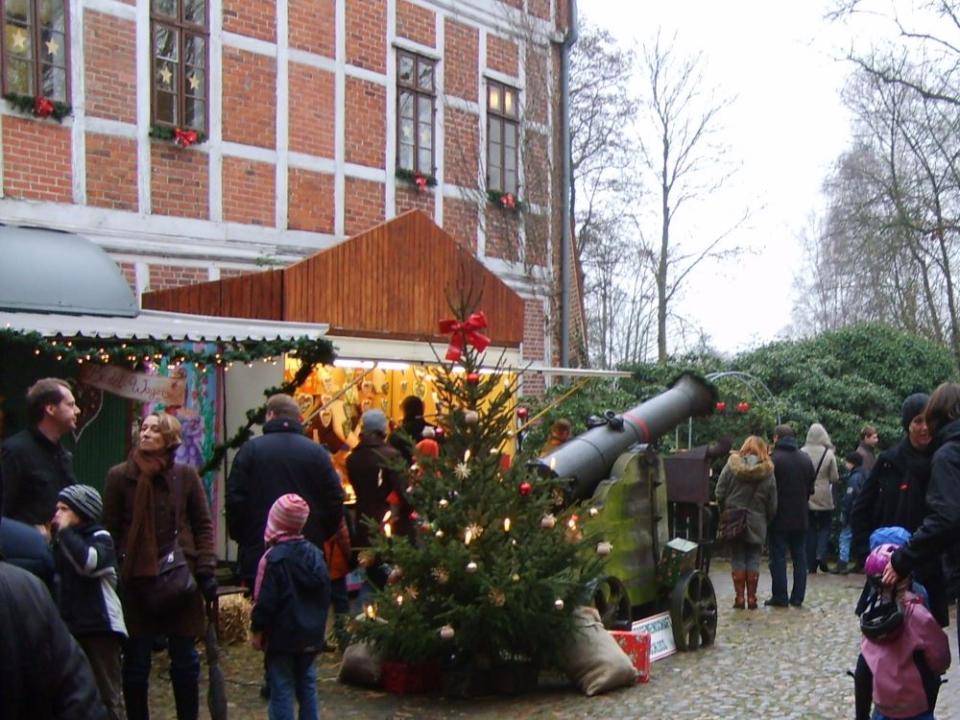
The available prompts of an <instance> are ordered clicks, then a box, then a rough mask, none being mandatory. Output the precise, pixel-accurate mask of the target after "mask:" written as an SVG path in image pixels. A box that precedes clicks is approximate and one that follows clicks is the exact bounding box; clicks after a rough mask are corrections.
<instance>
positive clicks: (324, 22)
mask: <svg viewBox="0 0 960 720" xmlns="http://www.w3.org/2000/svg"><path fill="white" fill-rule="evenodd" d="M289 8H290V10H289V20H288V22H289V23H290V31H289V32H288V33H287V34H288V35H289V43H290V47H292V48H297V49H298V50H307V51H309V52H312V53H317V54H318V55H323V56H324V57H330V58H332V57H336V54H337V52H336V42H335V40H334V31H335V29H336V27H337V24H336V0H291V2H290V3H289Z"/></svg>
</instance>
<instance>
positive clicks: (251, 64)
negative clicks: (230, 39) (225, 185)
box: [223, 47, 277, 148]
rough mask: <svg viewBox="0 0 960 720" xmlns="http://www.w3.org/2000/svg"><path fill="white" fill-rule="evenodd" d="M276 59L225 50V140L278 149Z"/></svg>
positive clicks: (241, 51) (242, 51) (234, 49)
mask: <svg viewBox="0 0 960 720" xmlns="http://www.w3.org/2000/svg"><path fill="white" fill-rule="evenodd" d="M276 83H277V61H276V58H271V57H267V56H265V55H257V54H256V53H251V52H247V51H245V50H238V49H237V48H231V47H224V48H223V139H224V140H232V141H233V142H238V143H244V144H246V145H257V146H259V147H266V148H273V147H275V146H276V120H275V108H276V104H277V88H276Z"/></svg>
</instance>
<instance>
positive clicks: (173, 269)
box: [149, 265, 209, 290]
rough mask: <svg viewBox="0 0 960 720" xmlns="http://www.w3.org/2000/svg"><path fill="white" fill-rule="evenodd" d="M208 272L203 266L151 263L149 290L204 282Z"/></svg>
mask: <svg viewBox="0 0 960 720" xmlns="http://www.w3.org/2000/svg"><path fill="white" fill-rule="evenodd" d="M208 277H209V272H208V271H207V269H206V268H204V267H189V266H183V265H151V266H150V284H149V287H150V289H151V290H166V289H167V288H174V287H181V286H182V285H195V284H196V283H199V282H204V281H205V280H207V278H208Z"/></svg>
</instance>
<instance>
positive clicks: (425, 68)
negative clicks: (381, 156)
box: [397, 50, 436, 175]
mask: <svg viewBox="0 0 960 720" xmlns="http://www.w3.org/2000/svg"><path fill="white" fill-rule="evenodd" d="M435 66H436V62H434V61H433V60H430V59H429V58H425V57H423V56H422V55H415V54H413V53H410V52H406V51H404V50H398V51H397V118H398V120H397V168H398V169H400V170H408V171H410V172H413V173H419V174H421V175H433V137H434V134H433V110H434V103H435V101H436V93H435V90H434V87H435V86H434V79H433V78H434V72H433V71H434V68H435Z"/></svg>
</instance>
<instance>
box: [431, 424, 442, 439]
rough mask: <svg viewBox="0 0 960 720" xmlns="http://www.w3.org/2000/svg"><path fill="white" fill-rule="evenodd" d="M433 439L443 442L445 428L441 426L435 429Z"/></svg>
mask: <svg viewBox="0 0 960 720" xmlns="http://www.w3.org/2000/svg"><path fill="white" fill-rule="evenodd" d="M433 439H434V440H443V428H442V427H440V426H439V425H438V426H437V427H435V428H434V429H433Z"/></svg>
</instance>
